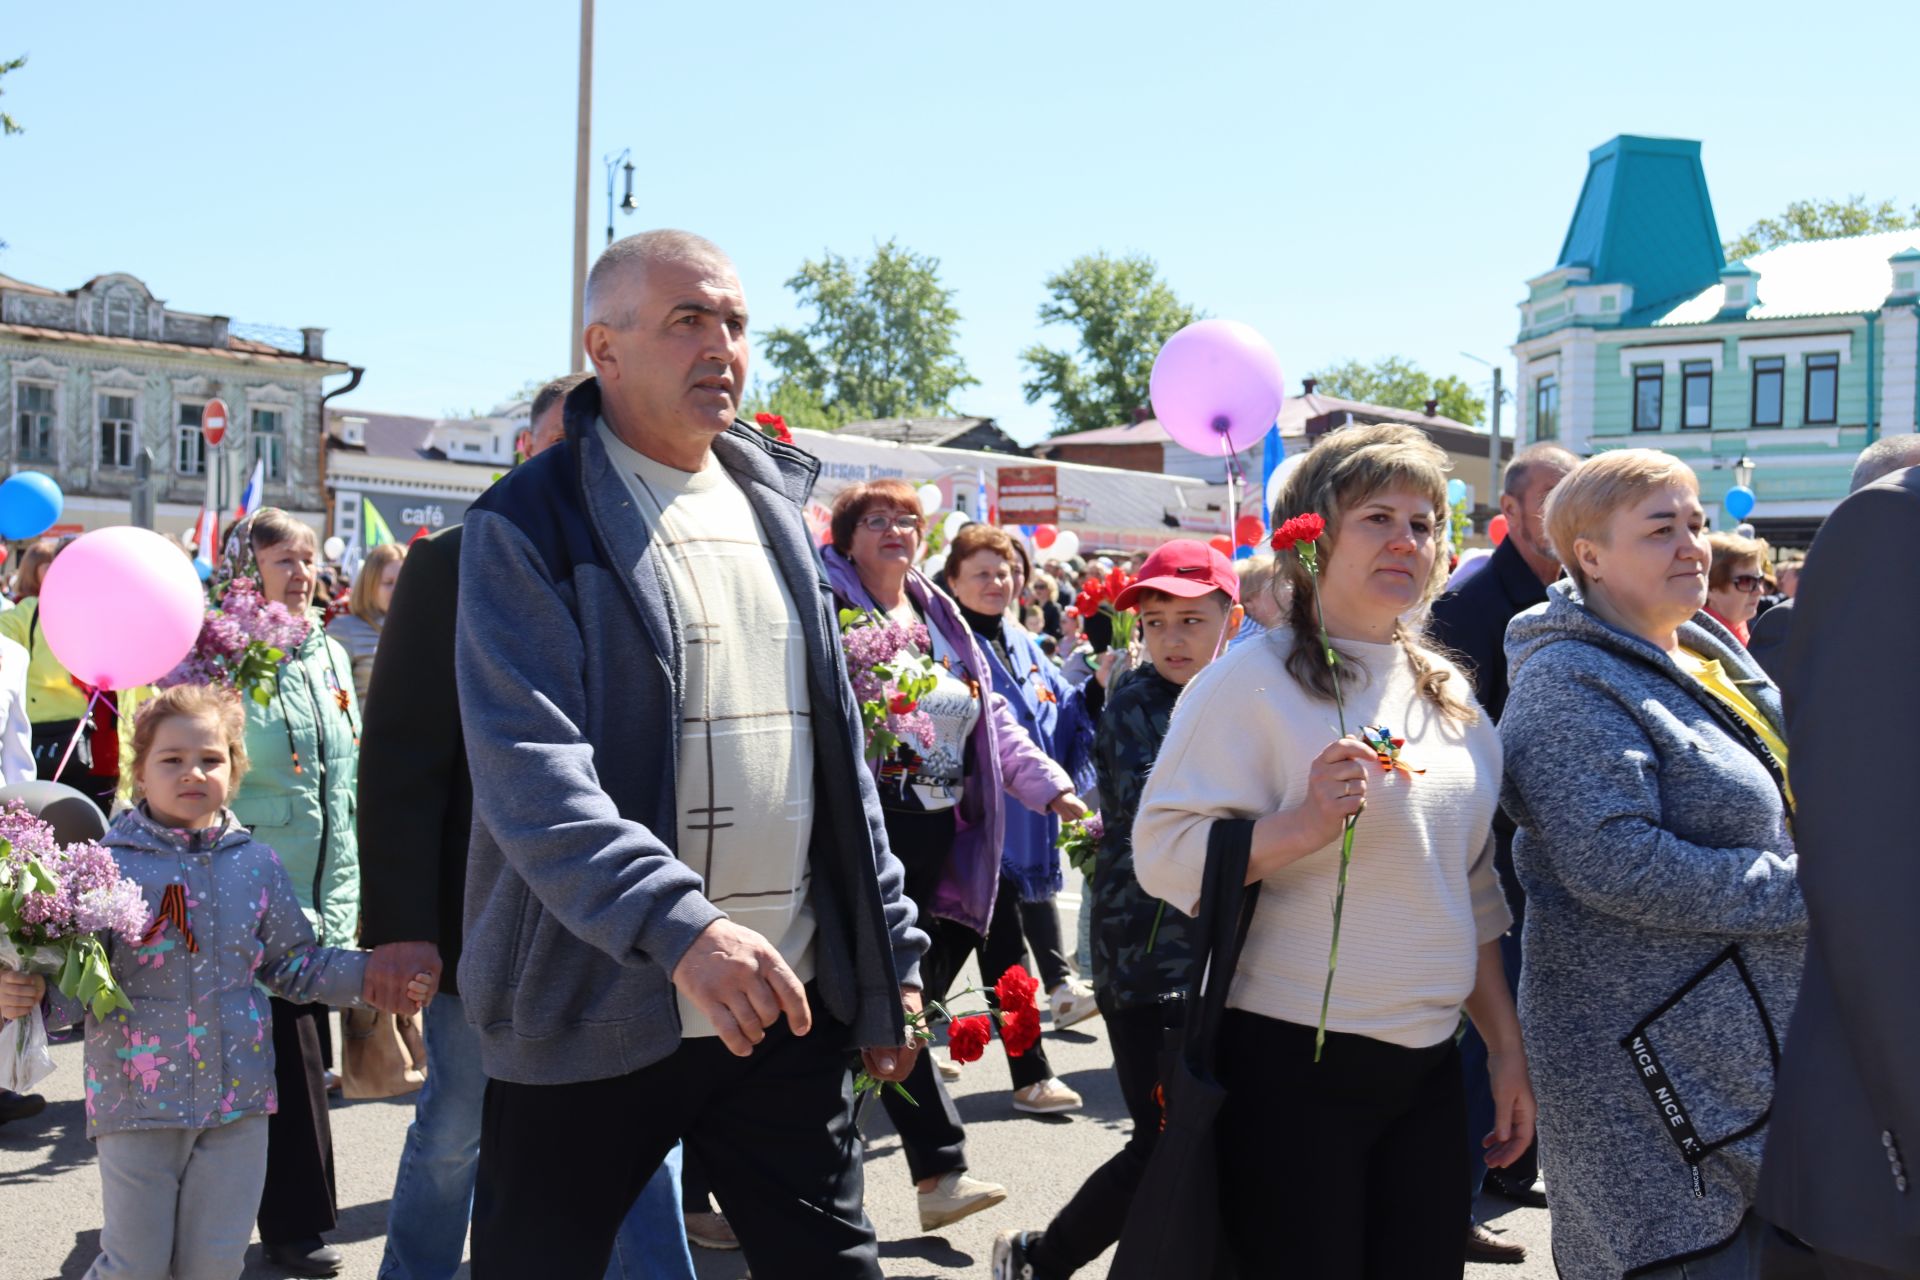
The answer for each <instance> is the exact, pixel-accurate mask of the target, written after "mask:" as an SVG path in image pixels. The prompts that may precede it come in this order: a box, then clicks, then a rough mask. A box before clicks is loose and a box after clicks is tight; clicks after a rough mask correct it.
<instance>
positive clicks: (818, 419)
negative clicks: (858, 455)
mask: <svg viewBox="0 0 1920 1280" xmlns="http://www.w3.org/2000/svg"><path fill="white" fill-rule="evenodd" d="M756 413H777V414H779V415H780V416H781V417H782V418H785V419H786V420H787V425H788V426H789V427H805V428H807V429H808V430H810V431H832V430H834V429H836V428H838V427H843V426H845V425H846V424H847V423H849V422H857V421H859V420H860V417H864V416H867V415H859V416H849V415H848V414H845V413H842V412H840V411H838V410H836V409H833V408H830V407H829V406H828V405H827V403H826V401H824V400H823V399H821V398H820V393H819V392H818V391H814V390H812V389H811V388H809V387H803V386H801V385H800V384H799V383H797V382H795V381H793V380H792V379H782V380H781V381H779V382H776V383H774V384H773V385H771V386H769V385H768V384H766V383H764V382H762V381H760V379H759V378H755V379H754V380H753V389H752V390H751V391H749V392H748V393H747V399H746V403H745V404H744V405H742V406H741V409H740V416H741V417H743V418H745V419H747V420H748V421H749V422H751V421H752V420H753V415H754V414H756ZM875 416H886V415H875Z"/></svg>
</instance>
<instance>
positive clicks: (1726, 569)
mask: <svg viewBox="0 0 1920 1280" xmlns="http://www.w3.org/2000/svg"><path fill="white" fill-rule="evenodd" d="M1707 545H1708V546H1709V547H1712V548H1713V565H1712V567H1711V568H1709V569H1708V570H1707V586H1708V587H1709V588H1710V589H1712V590H1714V591H1725V590H1726V589H1727V584H1728V583H1730V582H1732V581H1733V571H1734V568H1735V567H1736V566H1738V565H1742V564H1745V563H1746V562H1747V561H1749V560H1751V561H1753V565H1754V571H1755V572H1756V573H1758V574H1759V575H1760V576H1761V577H1763V578H1768V577H1772V576H1773V565H1772V563H1771V550H1772V549H1771V548H1770V547H1768V546H1767V540H1766V539H1765V538H1745V537H1742V536H1741V535H1739V534H1737V533H1710V534H1708V535H1707Z"/></svg>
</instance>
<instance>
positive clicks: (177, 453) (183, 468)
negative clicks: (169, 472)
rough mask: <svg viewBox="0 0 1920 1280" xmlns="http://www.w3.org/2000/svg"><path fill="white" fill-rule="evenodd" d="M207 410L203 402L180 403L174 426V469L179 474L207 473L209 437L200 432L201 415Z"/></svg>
mask: <svg viewBox="0 0 1920 1280" xmlns="http://www.w3.org/2000/svg"><path fill="white" fill-rule="evenodd" d="M205 410H206V406H205V405H203V404H187V403H185V402H182V403H181V405H180V416H179V418H178V419H176V420H175V423H174V428H173V469H174V472H175V473H176V474H178V475H183V476H203V475H205V474H207V438H206V437H205V436H203V435H201V434H200V416H201V414H202V413H204V412H205Z"/></svg>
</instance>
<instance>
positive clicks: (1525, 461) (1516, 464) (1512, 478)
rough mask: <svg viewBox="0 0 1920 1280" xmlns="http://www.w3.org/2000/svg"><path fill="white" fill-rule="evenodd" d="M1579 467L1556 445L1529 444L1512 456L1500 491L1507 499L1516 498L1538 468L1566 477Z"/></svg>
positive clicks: (1574, 458) (1523, 490) (1577, 461)
mask: <svg viewBox="0 0 1920 1280" xmlns="http://www.w3.org/2000/svg"><path fill="white" fill-rule="evenodd" d="M1579 465H1580V459H1578V458H1576V457H1574V456H1573V455H1572V454H1571V453H1569V452H1567V451H1566V450H1565V449H1562V448H1561V447H1560V446H1559V445H1557V444H1530V445H1528V446H1527V447H1526V448H1524V449H1522V450H1521V451H1520V452H1518V453H1516V454H1514V455H1513V461H1511V462H1509V463H1508V464H1507V469H1506V472H1505V474H1504V475H1503V477H1502V478H1501V481H1500V491H1501V492H1502V493H1504V494H1506V495H1507V496H1508V497H1509V498H1518V497H1519V496H1520V495H1521V494H1522V493H1524V492H1526V488H1527V481H1528V480H1530V479H1532V478H1533V473H1534V472H1535V471H1536V470H1539V469H1540V468H1543V467H1544V468H1547V469H1549V470H1553V471H1558V472H1559V473H1560V474H1561V475H1563V476H1564V475H1566V474H1567V473H1568V472H1569V471H1572V470H1573V469H1574V468H1575V467H1577V466H1579Z"/></svg>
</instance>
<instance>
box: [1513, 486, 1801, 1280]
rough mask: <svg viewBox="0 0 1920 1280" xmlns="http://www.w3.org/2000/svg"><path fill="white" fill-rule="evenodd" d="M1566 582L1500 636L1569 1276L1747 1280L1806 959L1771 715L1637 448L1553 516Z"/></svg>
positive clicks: (1770, 693) (1531, 1010)
mask: <svg viewBox="0 0 1920 1280" xmlns="http://www.w3.org/2000/svg"><path fill="white" fill-rule="evenodd" d="M1546 525H1547V533H1548V537H1549V538H1550V540H1551V541H1552V543H1553V546H1554V549H1555V551H1556V553H1557V554H1558V555H1559V557H1560V561H1561V563H1562V564H1563V565H1565V566H1566V567H1567V571H1568V573H1569V574H1570V575H1571V581H1562V582H1559V583H1556V584H1555V585H1554V587H1553V588H1552V589H1551V591H1550V594H1549V597H1548V601H1547V603H1546V604H1545V605H1542V606H1539V607H1537V608H1535V609H1532V610H1529V611H1528V612H1527V613H1524V614H1522V615H1520V616H1519V617H1518V618H1516V619H1514V621H1513V623H1512V625H1511V626H1510V627H1509V628H1508V630H1507V642H1506V648H1507V661H1508V663H1509V666H1510V668H1511V671H1512V682H1513V683H1512V692H1511V694H1510V695H1509V698H1508V701H1507V706H1506V714H1505V715H1504V716H1503V717H1502V718H1501V721H1500V737H1501V741H1502V744H1503V746H1504V748H1505V756H1506V780H1505V788H1504V794H1503V796H1502V803H1503V804H1504V805H1505V807H1506V810H1507V812H1508V813H1509V814H1510V815H1511V816H1512V817H1513V819H1514V821H1515V822H1516V823H1517V824H1518V826H1519V833H1518V835H1517V836H1516V838H1515V841H1514V866H1515V869H1516V870H1517V871H1518V873H1519V876H1520V880H1521V883H1522V885H1523V886H1524V887H1525V889H1526V892H1527V919H1526V926H1525V933H1524V945H1525V950H1526V967H1525V969H1524V970H1523V971H1522V976H1521V982H1520V1019H1521V1025H1522V1027H1523V1028H1524V1032H1525V1037H1526V1045H1527V1057H1528V1060H1529V1062H1530V1063H1531V1064H1532V1068H1533V1085H1534V1090H1535V1092H1536V1095H1537V1096H1538V1098H1539V1102H1540V1119H1539V1134H1540V1161H1541V1167H1542V1170H1543V1172H1544V1173H1545V1175H1546V1180H1547V1187H1548V1194H1549V1198H1550V1208H1551V1211H1552V1216H1553V1252H1554V1262H1555V1264H1556V1266H1557V1267H1558V1269H1559V1273H1560V1275H1561V1276H1562V1277H1563V1278H1564V1280H1619V1278H1620V1277H1623V1276H1634V1277H1648V1278H1654V1277H1657V1278H1659V1280H1679V1278H1681V1277H1686V1278H1687V1280H1749V1278H1750V1277H1757V1276H1758V1275H1759V1274H1760V1271H1759V1267H1760V1259H1761V1257H1762V1255H1763V1254H1767V1253H1770V1252H1772V1251H1773V1250H1776V1249H1778V1248H1780V1247H1781V1245H1780V1242H1779V1240H1778V1238H1777V1236H1776V1235H1775V1233H1773V1232H1772V1230H1771V1229H1770V1228H1768V1227H1767V1226H1766V1225H1765V1224H1764V1223H1763V1222H1761V1221H1760V1219H1758V1218H1757V1217H1755V1216H1754V1215H1753V1213H1752V1207H1753V1201H1754V1194H1755V1191H1756V1188H1757V1184H1758V1179H1759V1173H1760V1156H1761V1148H1762V1146H1763V1144H1764V1141H1765V1126H1766V1122H1767V1114H1768V1111H1769V1109H1770V1107H1771V1106H1772V1099H1773V1078H1774V1068H1775V1065H1776V1063H1777V1062H1778V1061H1779V1053H1780V1039H1781V1036H1782V1035H1784V1034H1785V1031H1786V1026H1787V1019H1788V1017H1789V1015H1790V1014H1791V1013H1792V1011H1793V1002H1794V997H1795V995H1796V993H1797V991H1798V987H1799V980H1800V963H1801V957H1802V953H1803V951H1804V949H1805V943H1806V928H1807V916H1806V906H1805V903H1804V902H1803V900H1802V898H1801V896H1800V888H1799V884H1798V881H1797V880H1796V878H1795V874H1794V873H1795V865H1796V862H1795V856H1794V852H1793V837H1792V834H1791V831H1790V827H1789V817H1790V813H1791V801H1790V799H1789V796H1790V794H1791V793H1790V791H1789V789H1788V785H1787V774H1786V765H1787V749H1786V746H1785V743H1784V741H1783V739H1784V736H1785V731H1784V728H1783V727H1782V726H1783V721H1782V718H1781V713H1780V700H1779V694H1778V692H1777V691H1776V690H1775V689H1774V687H1773V686H1772V684H1770V683H1769V682H1768V680H1767V678H1766V676H1765V674H1764V673H1762V672H1761V670H1760V669H1759V667H1758V666H1756V665H1755V664H1754V662H1753V661H1752V659H1751V658H1749V657H1748V656H1747V654H1746V651H1745V650H1744V649H1743V648H1742V647H1741V646H1740V644H1739V643H1738V642H1737V641H1735V640H1734V638H1733V637H1732V636H1731V635H1730V634H1729V633H1728V632H1727V631H1726V629H1725V628H1724V627H1722V626H1720V624H1719V623H1717V622H1715V621H1713V620H1712V619H1711V618H1710V617H1708V616H1707V615H1706V614H1705V613H1704V612H1701V609H1702V606H1703V605H1704V603H1705V600H1706V591H1707V568H1708V564H1709V563H1710V553H1709V551H1708V548H1707V540H1706V534H1705V531H1704V518H1703V514H1702V511H1701V507H1700V500H1699V491H1698V484H1697V481H1696V480H1695V479H1694V476H1693V472H1692V471H1691V470H1689V469H1688V467H1687V466H1686V465H1685V464H1684V463H1682V462H1680V461H1678V460H1677V459H1675V458H1673V457H1671V456H1669V455H1667V454H1664V453H1659V452H1656V451H1654V450H1647V449H1630V450H1619V451H1616V452H1611V453H1605V454H1602V455H1600V456H1599V457H1596V458H1593V459H1590V460H1588V461H1587V462H1585V463H1582V464H1581V465H1580V467H1578V468H1577V469H1576V470H1575V471H1574V472H1573V473H1572V474H1571V475H1569V476H1568V478H1567V479H1565V480H1563V481H1562V482H1561V483H1560V485H1559V487H1558V488H1557V489H1555V490H1554V492H1553V495H1552V496H1551V497H1550V498H1549V499H1548V503H1547V511H1546Z"/></svg>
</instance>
